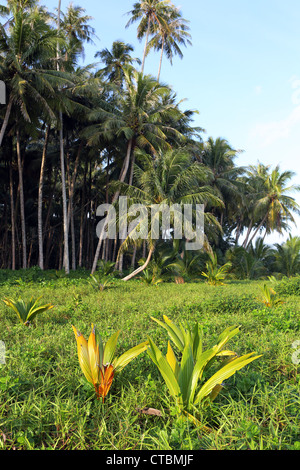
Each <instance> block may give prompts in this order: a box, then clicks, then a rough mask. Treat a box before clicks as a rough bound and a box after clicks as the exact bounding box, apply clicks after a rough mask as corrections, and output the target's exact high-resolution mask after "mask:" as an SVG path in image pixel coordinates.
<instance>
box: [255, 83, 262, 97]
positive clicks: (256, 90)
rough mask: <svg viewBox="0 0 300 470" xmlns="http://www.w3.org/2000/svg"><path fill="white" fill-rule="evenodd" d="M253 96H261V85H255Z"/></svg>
mask: <svg viewBox="0 0 300 470" xmlns="http://www.w3.org/2000/svg"><path fill="white" fill-rule="evenodd" d="M254 94H255V95H256V96H258V95H261V94H262V86H261V85H257V86H256V87H255V88H254Z"/></svg>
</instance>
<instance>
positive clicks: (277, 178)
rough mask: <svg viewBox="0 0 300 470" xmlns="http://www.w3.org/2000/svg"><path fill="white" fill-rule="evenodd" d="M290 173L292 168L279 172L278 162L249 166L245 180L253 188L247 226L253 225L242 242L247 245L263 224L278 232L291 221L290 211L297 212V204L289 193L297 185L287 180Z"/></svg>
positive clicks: (292, 220)
mask: <svg viewBox="0 0 300 470" xmlns="http://www.w3.org/2000/svg"><path fill="white" fill-rule="evenodd" d="M294 176H295V173H294V172H293V171H283V172H280V168H279V165H277V166H276V167H275V168H274V169H273V170H271V171H270V167H269V166H265V165H262V164H259V165H257V167H255V166H251V167H249V170H248V181H249V184H250V186H252V188H254V191H252V207H253V209H252V216H251V220H250V225H249V228H250V227H251V228H253V227H254V232H253V233H252V235H251V236H250V233H251V231H249V229H248V233H247V236H246V239H245V241H244V244H243V246H245V247H246V248H247V247H248V246H249V245H250V244H251V242H252V240H253V239H254V238H255V236H256V235H257V234H258V232H259V231H260V230H261V229H262V228H263V227H265V229H266V230H269V231H273V230H276V231H277V232H279V233H282V231H283V230H285V229H286V228H287V224H288V223H289V222H292V223H294V222H295V220H294V216H293V213H295V214H299V213H300V206H299V204H298V203H297V202H296V200H295V199H294V198H293V197H291V196H290V195H289V193H291V192H296V191H300V186H299V185H294V184H290V181H291V179H292V178H293V177H294Z"/></svg>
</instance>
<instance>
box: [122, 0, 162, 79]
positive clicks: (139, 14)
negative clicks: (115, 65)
mask: <svg viewBox="0 0 300 470" xmlns="http://www.w3.org/2000/svg"><path fill="white" fill-rule="evenodd" d="M170 6H171V2H170V0H140V1H138V2H136V3H135V4H134V5H133V9H132V10H131V11H129V12H128V15H131V18H130V20H129V21H128V23H127V24H126V28H128V26H130V25H131V24H133V23H135V22H136V21H139V25H138V29H137V37H138V39H139V40H142V39H143V38H144V37H145V46H144V53H143V60H142V68H141V73H142V74H143V73H144V67H145V58H146V55H147V48H148V42H149V36H150V33H151V27H157V28H158V27H159V26H160V27H165V28H166V13H167V12H168V11H169V8H170Z"/></svg>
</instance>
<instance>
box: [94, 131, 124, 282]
mask: <svg viewBox="0 0 300 470" xmlns="http://www.w3.org/2000/svg"><path fill="white" fill-rule="evenodd" d="M132 142H133V140H132V139H130V140H129V141H128V145H127V153H126V157H125V160H124V163H123V167H122V170H121V174H120V177H119V181H120V182H121V183H123V182H124V181H125V178H126V175H127V172H128V168H129V162H130V157H131V150H132ZM119 194H120V191H119V190H118V191H116V192H115V194H114V196H113V198H112V202H111V203H112V204H114V203H115V202H116V200H117V199H118V197H119ZM103 232H104V227H103V229H102V232H101V233H100V234H99V241H98V245H97V248H96V253H95V257H94V261H93V265H92V271H91V274H93V273H94V272H95V271H96V267H97V262H98V259H99V255H100V250H101V244H102V236H103Z"/></svg>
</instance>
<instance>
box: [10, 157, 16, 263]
mask: <svg viewBox="0 0 300 470" xmlns="http://www.w3.org/2000/svg"><path fill="white" fill-rule="evenodd" d="M9 192H10V217H11V269H12V270H13V271H14V270H15V269H16V238H15V236H16V234H15V230H16V229H15V212H14V186H13V174H12V162H11V164H10V167H9Z"/></svg>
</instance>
